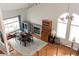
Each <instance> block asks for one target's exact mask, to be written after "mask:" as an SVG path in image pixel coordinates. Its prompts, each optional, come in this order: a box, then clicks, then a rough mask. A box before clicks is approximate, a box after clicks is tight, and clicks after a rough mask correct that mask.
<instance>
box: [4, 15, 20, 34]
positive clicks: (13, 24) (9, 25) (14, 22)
mask: <svg viewBox="0 0 79 59" xmlns="http://www.w3.org/2000/svg"><path fill="white" fill-rule="evenodd" d="M19 23H20V22H19V17H18V16H17V17H14V18H9V19H5V20H4V25H5V32H6V33H11V32H14V31H17V30H19V29H20V24H19Z"/></svg>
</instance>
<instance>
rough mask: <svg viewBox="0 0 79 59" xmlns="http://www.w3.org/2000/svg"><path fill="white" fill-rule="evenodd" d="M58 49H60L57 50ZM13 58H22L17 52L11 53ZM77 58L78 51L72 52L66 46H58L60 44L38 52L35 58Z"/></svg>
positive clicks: (51, 45)
mask: <svg viewBox="0 0 79 59" xmlns="http://www.w3.org/2000/svg"><path fill="white" fill-rule="evenodd" d="M57 47H58V48H57ZM11 55H12V56H21V54H20V53H18V52H17V51H15V50H14V51H12V52H11ZM70 55H72V56H76V51H75V50H72V49H70V48H68V47H66V46H63V45H58V44H50V43H49V44H48V45H47V46H45V47H44V48H42V49H41V50H40V51H37V52H36V53H35V54H33V56H70Z"/></svg>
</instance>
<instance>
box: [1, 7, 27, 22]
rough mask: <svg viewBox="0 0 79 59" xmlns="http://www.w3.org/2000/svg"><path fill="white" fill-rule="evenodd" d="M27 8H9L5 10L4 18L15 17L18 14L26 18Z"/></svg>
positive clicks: (23, 18)
mask: <svg viewBox="0 0 79 59" xmlns="http://www.w3.org/2000/svg"><path fill="white" fill-rule="evenodd" d="M25 11H26V8H24V9H17V10H8V11H3V18H4V19H6V18H10V17H14V16H17V15H21V19H22V21H23V20H26V13H25Z"/></svg>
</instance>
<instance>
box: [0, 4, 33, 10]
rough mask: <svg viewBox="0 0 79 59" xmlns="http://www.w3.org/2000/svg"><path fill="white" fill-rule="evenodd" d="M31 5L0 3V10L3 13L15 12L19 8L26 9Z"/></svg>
mask: <svg viewBox="0 0 79 59" xmlns="http://www.w3.org/2000/svg"><path fill="white" fill-rule="evenodd" d="M32 4H33V3H0V8H1V9H2V10H3V11H7V10H16V9H21V8H28V7H29V6H31V5H32Z"/></svg>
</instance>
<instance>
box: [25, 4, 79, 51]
mask: <svg viewBox="0 0 79 59" xmlns="http://www.w3.org/2000/svg"><path fill="white" fill-rule="evenodd" d="M78 6H79V4H70V9H69V12H70V13H76V14H79V7H78ZM66 12H68V4H64V3H63V4H39V5H37V6H34V7H32V8H30V9H28V10H27V11H26V15H27V20H28V21H31V22H33V23H36V24H40V25H41V24H42V20H43V19H49V20H52V21H53V22H54V25H53V27H54V29H55V30H56V28H57V27H56V25H57V23H56V22H57V19H58V17H59V16H60V15H61V14H63V13H66ZM68 35H69V34H68ZM61 42H62V44H66V43H70V42H69V41H68V39H66V40H63V39H61ZM66 45H67V46H70V44H66ZM78 47H79V45H78V44H75V47H74V49H75V50H76V49H77V48H78Z"/></svg>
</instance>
